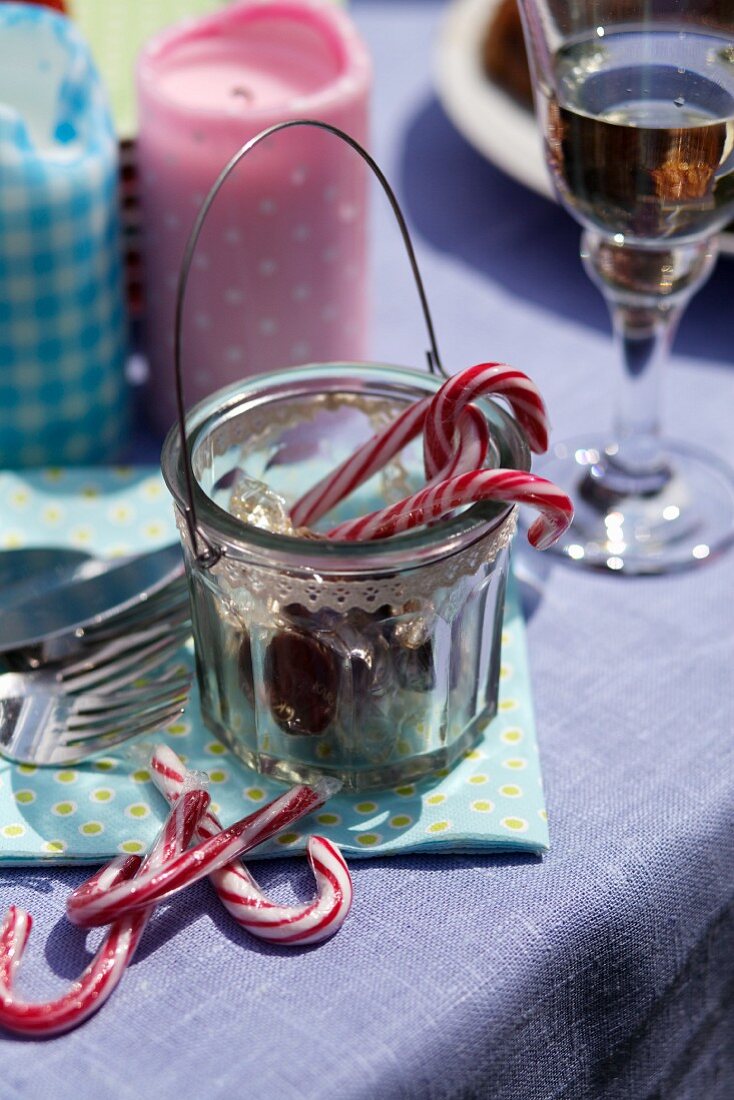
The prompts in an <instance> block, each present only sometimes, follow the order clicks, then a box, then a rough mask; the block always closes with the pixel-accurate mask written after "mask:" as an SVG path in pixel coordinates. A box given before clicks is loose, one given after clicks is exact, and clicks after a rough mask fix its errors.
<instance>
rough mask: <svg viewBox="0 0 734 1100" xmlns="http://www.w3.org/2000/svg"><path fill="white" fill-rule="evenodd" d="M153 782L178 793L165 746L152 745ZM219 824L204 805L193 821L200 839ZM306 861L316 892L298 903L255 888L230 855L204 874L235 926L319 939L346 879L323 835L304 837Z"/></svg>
mask: <svg viewBox="0 0 734 1100" xmlns="http://www.w3.org/2000/svg"><path fill="white" fill-rule="evenodd" d="M151 773H152V776H153V782H154V783H155V785H156V787H157V788H158V790H159V791H160V792H161V794H163V795H164V796H165V797H166V798H167V799H168V800H169V802H171V803H175V801H176V800H177V799H178V798H179V796H180V794H181V791H182V789H183V786H184V783H185V781H186V774H187V773H186V770H185V768H183V767H182V765H181V762H180V760H179V758H178V756H177V755H176V753H175V752H174V751H173V749H171V748H169V747H168V746H167V745H158V746H157V747H156V750H155V752H154V753H153V758H152V760H151ZM221 829H222V826H221V824H220V823H219V821H218V819H217V817H216V816H215V814H213V813H212V811H211V810H208V811H207V812H206V813H205V814H204V815H203V817H202V818H201V820H200V821H199V824H198V826H197V835H198V837H199V839H200V840H206V839H207V838H208V837H211V836H216V835H217V833H219V832H221ZM307 854H308V860H309V863H310V865H311V870H312V871H313V873H314V877H315V879H316V895H315V897H314V898H313V900H312V901H309V902H307V903H305V904H304V905H294V906H286V905H276V904H275V903H274V902H272V901H270V900H269V899H268V898H267V897H266V896H265V894H263V892H262V891H261V890H260V888H259V886H258V885H257V883H256V882H255V880H254V879H253V878H252V876H251V875H250V873H249V872H248V870H247V868H246V867H244V866H243V865H242V863H240V861H239V860H235V861H233V862H232V863H228V864H227V865H226V866H225V867H222V868H221V869H220V870H219V871H214V872H213V873H212V874H211V875H210V876H209V878H210V881H211V884H212V886H213V887H214V889H215V890H216V892H217V895H218V897H219V899H220V901H221V902H222V904H223V905H224V907H225V908H226V909H227V911H228V912H229V913H230V914H231V915H232V916H233V917H234V919H235V920H236V921H237V923H238V924H239V925H241V926H242V927H243V928H245V929H246V930H247V931H248V932H250V933H251V934H252V935H253V936H257V937H258V938H259V939H261V940H269V941H271V942H276V943H281V944H297V945H298V946H301V945H303V944H308V943H319V942H320V941H321V940H324V939H326V938H327V937H328V936H332V935H334V933H335V932H337V931H338V930H339V929H340V928H341V926H342V924H343V923H344V921H345V920H346V917H347V913H348V912H349V908H350V905H351V903H352V880H351V877H350V875H349V869H348V867H347V865H346V862H345V860H344V857H343V856H342V854H341V852H340V851H339V849H338V848H337V847H336V846H335V845H333V844H332V843H331V842H330V841H328V840H326V839H325V838H324V837H319V836H312V837H309V840H308V849H307Z"/></svg>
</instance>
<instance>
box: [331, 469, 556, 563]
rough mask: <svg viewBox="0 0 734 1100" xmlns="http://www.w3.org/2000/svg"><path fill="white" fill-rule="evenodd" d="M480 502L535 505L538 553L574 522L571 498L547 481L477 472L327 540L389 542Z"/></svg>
mask: <svg viewBox="0 0 734 1100" xmlns="http://www.w3.org/2000/svg"><path fill="white" fill-rule="evenodd" d="M478 500H501V501H506V502H507V503H512V504H531V505H533V506H534V507H535V508H537V509H538V511H539V512H540V516H539V517H538V518H537V519H536V520H535V521H534V522H533V523H532V525H531V527H530V529H529V531H528V539H529V541H530V542H531V544H532V545H533V546H536V547H537V548H538V549H539V550H545V549H547V548H548V547H549V546H551V545H552V544H553V543H554V542H555V541H556V539H557V538H558V537H559V536H560V535H561V534H562V533H563V532H564V531H565V530H566V528H567V527H568V525H569V523H570V522H571V520H572V518H573V505H572V504H571V501H570V499H569V498H568V497H567V496H566V494H565V493H563V492H561V490H560V489H559V488H558V487H557V486H556V485H554V484H553V483H552V482H550V481H546V480H545V479H544V478H542V477H535V476H534V475H533V474H527V473H524V472H522V471H520V470H474V471H473V472H471V473H468V474H460V475H459V476H458V477H452V478H449V479H448V480H447V481H442V482H439V483H438V484H436V485H431V486H427V487H426V488H424V489H421V490H420V492H417V493H413V495H412V496H409V497H406V498H405V499H404V500H401V501H399V502H398V503H397V504H393V505H390V506H389V507H386V508H380V509H379V510H378V511H376V512H372V513H370V515H367V516H360V517H359V518H358V519H352V520H347V521H346V522H345V523H340V524H339V525H338V526H337V527H334V528H333V529H332V530H331V531H329V535H328V537H329V538H330V539H343V540H346V541H349V542H364V541H366V540H368V539H384V538H389V537H390V536H391V535H397V534H399V533H400V532H401V531H408V530H410V529H411V528H412V527H419V526H421V525H422V524H424V523H427V522H428V521H429V520H432V519H437V518H439V517H441V516H444V515H445V514H446V513H447V512H450V511H453V509H454V508H461V507H463V506H464V505H466V504H474V503H475V502H476V501H478Z"/></svg>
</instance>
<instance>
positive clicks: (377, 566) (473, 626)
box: [163, 363, 530, 790]
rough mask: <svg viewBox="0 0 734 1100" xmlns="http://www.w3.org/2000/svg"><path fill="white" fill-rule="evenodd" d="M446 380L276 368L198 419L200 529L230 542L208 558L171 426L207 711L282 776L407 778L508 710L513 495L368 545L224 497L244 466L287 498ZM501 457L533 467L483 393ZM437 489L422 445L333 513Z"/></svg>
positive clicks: (223, 734) (172, 466) (378, 370)
mask: <svg viewBox="0 0 734 1100" xmlns="http://www.w3.org/2000/svg"><path fill="white" fill-rule="evenodd" d="M439 384H440V380H439V379H436V378H434V377H433V376H431V375H428V374H421V373H420V372H417V371H413V370H408V369H405V368H400V367H390V366H376V365H366V364H352V363H341V364H328V365H317V366H309V367H301V368H296V369H291V370H287V371H281V372H278V373H274V374H264V375H259V376H256V377H253V378H250V379H248V380H246V381H243V382H241V383H238V384H236V385H235V386H231V387H229V388H227V389H225V390H221V391H219V392H218V393H216V394H214V395H213V396H211V397H210V398H208V399H207V400H205V401H203V402H201V403H200V404H199V405H197V406H196V407H195V408H194V409H193V410H192V411H191V412H190V413H189V414H188V416H187V419H186V434H187V438H188V440H189V449H190V457H191V469H192V472H193V478H192V485H191V492H192V495H193V502H194V505H195V512H196V520H197V529H198V531H199V532H200V533H201V534H202V535H203V537H204V539H205V540H206V541H207V542H208V543H209V544H210V545H212V546H214V547H215V548H216V549H217V550H218V551H221V556H220V557H219V558H218V560H216V561H215V562H214V563H213V564H212V562H211V561H207V560H205V557H204V555H201V556H197V553H196V551H195V549H194V547H193V546H192V544H191V538H190V534H189V530H188V527H187V523H186V522H184V517H185V513H186V510H187V502H188V499H189V497H188V492H189V490H188V488H187V481H186V465H185V462H184V458H183V456H182V451H181V441H180V435H179V431H178V428H174V429H172V431H171V432H170V433H169V436H168V438H167V440H166V442H165V445H164V449H163V473H164V477H165V479H166V482H167V485H168V487H169V489H170V491H171V493H172V494H173V497H174V500H175V505H176V510H177V516H178V520H179V529H180V532H181V537H182V541H183V545H184V556H185V559H186V565H187V571H188V578H189V584H190V591H191V600H192V617H193V627H194V641H195V649H196V664H197V675H198V680H199V685H200V691H201V707H202V713H203V717H204V720H205V722H206V724H207V725H208V727H209V728H210V729H211V730H212V731H213V733H215V734H216V736H217V737H218V738H220V739H221V740H222V741H223V742H224V743H225V744H226V745H227V746H228V747H229V748H230V749H232V750H233V751H234V752H235V753H236V754H237V755H238V756H240V757H241V758H242V759H243V760H244V761H245V762H246V763H247V764H249V765H251V766H252V767H254V768H257V769H258V770H260V771H262V772H264V773H267V774H268V775H272V776H275V777H277V778H281V779H283V780H287V781H306V782H309V781H312V780H313V779H314V778H315V777H316V776H318V775H322V774H329V775H334V776H337V777H338V778H340V779H341V780H342V781H343V782H344V784H345V786H346V787H347V789H351V790H366V789H369V788H375V787H387V786H395V785H399V784H401V783H406V782H408V781H411V780H415V779H418V778H419V777H421V776H423V775H426V774H428V773H430V772H433V771H436V770H438V769H442V768H448V767H450V766H451V765H452V763H453V762H454V761H455V760H456V759H457V758H458V757H459V756H460V755H461V754H462V753H464V752H465V750H466V749H468V748H469V747H470V746H471V745H472V744H473V743H474V742H475V741H476V740H477V738H478V737H479V736H480V735H481V733H482V732H483V731H484V729H485V728H486V726H487V724H488V723H489V722H490V721H491V719H492V717H493V716H494V714H495V713H496V709H497V696H498V686H499V669H500V647H501V628H502V616H503V609H504V595H505V585H506V580H507V572H508V561H509V544H510V541H511V538H512V535H513V533H514V530H515V520H516V508H515V507H513V506H511V505H506V504H498V503H487V502H481V503H478V504H474V505H472V506H471V507H468V508H466V509H463V510H462V511H461V512H459V513H454V514H453V515H451V516H450V517H447V518H444V519H441V520H438V521H436V522H434V523H432V524H431V525H430V526H427V527H424V528H419V529H417V530H414V531H411V532H408V533H405V534H402V535H399V536H397V537H393V538H390V539H385V540H381V541H374V542H364V543H346V542H332V541H328V540H319V539H309V538H301V537H293V536H289V535H281V534H275V533H272V532H270V531H267V530H264V529H261V528H259V527H256V526H253V525H251V524H248V523H244V522H242V521H241V520H239V519H237V518H236V517H235V516H234V515H232V514H231V513H230V512H229V511H228V507H229V499H230V494H231V486H232V481H233V476H234V471H237V470H244V471H245V472H246V473H247V475H249V476H250V477H253V478H256V479H259V480H261V481H263V482H266V483H267V485H268V486H269V487H270V488H271V489H273V490H275V492H277V493H278V494H279V495H280V496H282V497H283V498H284V499H285V501H286V502H287V504H289V505H290V504H292V503H293V502H294V501H295V500H296V499H297V498H298V497H299V496H300V495H302V493H303V492H305V491H306V490H307V489H308V488H310V487H311V485H313V484H314V483H315V482H317V481H318V480H319V479H320V478H321V477H322V476H323V475H324V474H325V473H326V472H327V471H328V470H329V469H333V467H334V466H335V465H336V464H337V463H338V462H339V461H341V460H342V459H343V458H345V457H346V456H347V455H349V454H351V453H352V452H353V451H354V450H355V448H356V447H357V446H358V445H359V444H360V443H362V442H363V441H364V440H366V439H368V438H369V437H370V436H371V435H372V434H374V432H375V431H376V430H379V428H381V427H383V426H384V425H385V424H387V423H389V422H390V421H391V420H392V419H394V417H395V415H396V413H397V412H398V411H400V410H401V409H402V408H404V407H405V404H406V403H409V402H413V401H416V400H418V399H419V398H421V397H424V396H426V395H429V394H431V393H433V392H435V390H436V389H437V388H438V385H439ZM477 404H478V407H480V408H481V409H482V411H483V413H484V415H485V416H486V417H487V420H488V422H489V425H490V432H491V440H492V443H491V447H490V454H489V456H488V460H487V462H488V465H492V466H504V467H515V468H518V469H522V470H527V469H528V468H529V464H530V456H529V452H528V449H527V446H526V444H525V441H524V437H523V435H522V433H521V431H520V430H519V429H518V427H517V425H516V424H515V421H514V420H513V419H512V418H511V417H510V416H509V415H508V414H507V413H505V412H504V411H503V409H501V408H500V407H499V406H498V405H496V404H495V403H494V402H492V401H488V400H485V401H480V402H478V403H477ZM423 484H425V478H424V474H423V463H422V450H421V441H420V439H419V440H417V441H416V442H415V443H413V444H411V445H410V446H409V447H408V448H406V449H405V451H403V452H402V453H401V455H400V456H399V458H398V459H395V460H393V461H392V462H391V463H390V464H389V465H388V466H387V467H386V468H385V470H383V471H382V472H381V473H379V474H376V475H375V476H374V477H373V478H372V479H371V480H370V481H369V482H367V483H365V485H363V486H362V487H361V488H360V489H358V490H357V491H355V493H354V494H352V496H351V497H350V498H349V499H348V500H347V501H346V502H344V503H343V504H341V505H340V506H339V507H338V508H337V509H335V510H334V511H333V512H332V513H331V514H330V517H329V518H328V522H327V523H325V524H323V523H322V524H321V525H318V524H317V525H316V529H317V530H318V529H319V526H321V527H322V528H323V529H328V527H329V526H331V525H333V523H334V522H335V519H334V517H336V519H346V518H348V517H350V516H355V515H361V514H364V513H365V512H367V511H371V510H373V509H374V508H377V507H381V506H382V505H383V504H385V503H392V502H393V501H395V500H398V499H400V498H402V497H403V496H405V495H406V494H407V493H408V492H413V491H415V490H416V489H418V488H420V487H421V486H422V485H423Z"/></svg>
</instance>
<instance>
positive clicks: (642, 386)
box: [520, 0, 734, 573]
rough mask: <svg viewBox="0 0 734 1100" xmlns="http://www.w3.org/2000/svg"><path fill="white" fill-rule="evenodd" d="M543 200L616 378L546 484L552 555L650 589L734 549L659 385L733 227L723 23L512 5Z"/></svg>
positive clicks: (546, 2) (731, 77)
mask: <svg viewBox="0 0 734 1100" xmlns="http://www.w3.org/2000/svg"><path fill="white" fill-rule="evenodd" d="M520 6H521V12H522V16H523V26H524V32H525V38H526V44H527V47H528V54H529V58H530V64H531V72H532V76H533V87H534V95H535V104H536V112H537V115H538V120H539V123H540V126H541V130H542V134H543V143H544V150H545V159H546V163H547V166H548V169H549V172H550V176H551V179H552V182H553V186H554V189H555V191H556V193H557V195H558V197H559V199H560V201H561V203H562V204H563V205H564V206H565V207H566V209H567V210H568V211H569V212H570V213H571V214H572V215H573V216H574V217H575V218H576V220H577V221H578V222H579V223H580V225H581V227H582V229H583V233H582V245H581V255H582V259H583V263H584V267H585V268H586V271H587V273H588V274H589V275H590V277H591V278H592V280H593V281H594V283H595V284H596V285H597V286H598V287H599V289H600V290H601V292H602V294H603V295H604V297H605V299H606V301H607V304H608V306H609V310H610V314H611V318H612V326H613V331H614V335H615V341H616V344H617V346H618V349H619V353H620V360H621V364H622V368H623V370H622V376H621V385H620V393H619V397H618V401H617V413H616V417H615V420H614V423H613V425H612V427H611V429H610V432H609V436H608V437H607V438H603V439H589V438H585V439H584V438H582V439H581V440H576V441H570V442H565V443H560V444H557V445H556V447H555V448H554V451H553V454H552V456H551V457H550V458H549V460H548V462H547V463H546V465H545V467H544V469H543V471H542V472H543V473H544V474H547V476H549V477H551V478H552V479H553V480H554V481H555V482H557V483H558V484H560V485H561V487H562V488H564V489H565V490H566V491H567V492H569V494H570V495H571V496H572V498H573V499H574V503H575V504H576V518H575V520H574V523H573V525H572V527H571V528H570V529H569V531H568V532H567V534H566V536H565V537H564V538H563V539H562V540H561V541H560V542H559V544H558V545H557V547H556V549H557V550H559V551H560V552H562V553H564V554H565V555H566V556H567V557H568V558H570V559H572V560H574V561H577V562H580V563H582V564H585V565H587V566H591V567H597V568H605V569H611V570H613V571H617V572H628V573H664V572H669V571H671V570H673V569H678V568H685V567H687V566H691V565H694V564H697V563H700V562H702V561H705V560H706V559H707V558H710V557H711V556H712V555H713V554H714V553H716V552H717V551H718V550H721V549H722V548H723V547H725V546H726V545H728V543H729V542H731V541H732V539H734V475H732V473H731V472H730V471H729V470H728V468H727V467H726V466H725V465H724V464H723V463H722V462H720V461H719V460H718V459H716V458H715V457H714V456H711V455H708V454H706V453H705V452H703V451H700V450H698V449H697V448H694V447H692V446H689V445H687V444H682V443H679V442H677V441H671V440H666V439H664V438H663V437H662V436H661V433H660V427H659V420H658V408H659V374H660V367H661V365H662V362H663V361H664V359H665V358H666V356H667V353H668V351H669V348H670V344H671V341H672V338H673V335H674V333H675V329H676V327H677V324H678V321H679V319H680V316H681V314H682V312H683V309H684V308H685V306H686V305H687V303H688V301H689V300H690V298H691V296H692V294H693V293H695V292H696V291H697V290H698V289H699V288H700V287H701V286H702V285H703V283H704V282H705V281H706V279H707V278H708V276H709V274H710V273H711V270H712V268H713V266H714V263H715V261H716V252H717V249H716V234H717V233H718V231H719V230H720V229H721V228H722V227H723V226H724V225H725V224H726V223H727V221H728V220H729V219H730V218H731V217H732V215H734V5H732V4H731V3H727V2H724V0H616V2H612V0H570V2H564V3H561V2H560V0H520Z"/></svg>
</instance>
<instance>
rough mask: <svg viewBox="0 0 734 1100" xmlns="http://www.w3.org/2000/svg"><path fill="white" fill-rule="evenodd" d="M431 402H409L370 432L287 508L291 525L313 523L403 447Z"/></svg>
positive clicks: (415, 432) (417, 431)
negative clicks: (367, 436)
mask: <svg viewBox="0 0 734 1100" xmlns="http://www.w3.org/2000/svg"><path fill="white" fill-rule="evenodd" d="M430 403H431V398H430V397H424V398H423V399H422V400H420V401H416V402H414V403H413V404H412V405H408V407H407V409H403V411H402V412H401V413H400V414H399V415H398V416H397V417H396V418H395V420H393V421H392V423H391V424H388V426H387V427H386V428H384V429H383V430H382V431H381V432H377V434H376V435H373V436H372V438H371V439H368V440H367V442H366V443H363V444H362V446H361V447H360V448H359V449H358V450H356V451H355V452H354V454H353V455H351V456H350V457H349V458H347V459H345V460H344V462H342V463H341V464H340V465H339V466H337V467H336V469H335V470H332V472H331V473H329V474H327V475H326V476H325V477H323V478H322V479H321V481H319V482H317V484H316V485H314V486H313V488H312V489H309V491H308V492H307V493H305V494H304V495H303V496H302V497H301V498H300V500H297V501H296V503H295V504H294V505H293V507H292V508H291V510H290V517H291V520H292V521H293V526H294V527H307V526H309V524H312V523H316V521H317V520H319V519H321V517H322V516H325V515H326V513H327V512H330V511H331V509H332V508H333V507H334V506H335V505H337V504H338V503H339V501H341V500H344V499H345V497H348V496H349V494H350V493H352V492H353V491H354V490H355V489H356V488H357V487H358V486H359V485H363V484H364V482H365V481H368V480H369V478H371V477H372V475H373V474H375V473H377V471H378V470H381V469H382V468H383V466H384V465H385V464H386V463H388V462H389V461H390V459H391V458H394V457H395V455H397V454H399V453H400V451H402V449H403V447H406V446H407V445H408V443H410V442H411V441H412V440H413V439H415V438H416V436H418V435H420V433H421V432H422V431H423V424H424V422H425V419H426V413H427V412H428V406H429V405H430Z"/></svg>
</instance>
